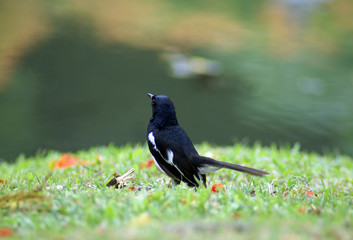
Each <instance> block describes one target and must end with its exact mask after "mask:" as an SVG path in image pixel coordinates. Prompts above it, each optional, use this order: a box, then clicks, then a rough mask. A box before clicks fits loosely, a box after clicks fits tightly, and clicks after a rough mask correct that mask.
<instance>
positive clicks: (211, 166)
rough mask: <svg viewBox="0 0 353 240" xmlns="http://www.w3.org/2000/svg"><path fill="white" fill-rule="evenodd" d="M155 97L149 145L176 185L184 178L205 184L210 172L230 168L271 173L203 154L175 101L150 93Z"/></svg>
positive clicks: (162, 169)
mask: <svg viewBox="0 0 353 240" xmlns="http://www.w3.org/2000/svg"><path fill="white" fill-rule="evenodd" d="M148 96H149V97H150V98H151V100H152V118H151V120H150V122H149V124H148V127H147V141H148V147H149V149H150V151H151V154H152V156H153V160H154V162H155V164H156V166H157V167H158V169H159V170H160V171H162V172H163V173H165V174H166V175H168V176H169V177H171V178H172V181H173V183H174V184H175V185H178V184H180V182H181V181H183V182H185V183H187V184H188V186H189V187H198V186H199V183H200V182H201V183H202V184H203V185H204V186H205V187H207V185H206V173H208V172H214V171H217V170H219V169H221V168H229V169H233V170H237V171H240V172H245V173H249V174H252V175H256V176H263V175H266V174H268V173H267V172H264V171H261V170H257V169H253V168H248V167H244V166H241V165H238V164H233V163H227V162H220V161H217V160H214V159H212V158H208V157H203V156H200V155H199V154H198V153H197V151H196V149H195V147H194V145H193V144H192V142H191V140H190V138H189V137H188V135H187V134H186V132H185V131H184V130H183V129H182V128H181V127H180V126H179V124H178V120H177V117H176V114H175V108H174V105H173V103H172V101H171V100H170V99H169V98H168V97H167V96H165V95H153V94H151V93H148Z"/></svg>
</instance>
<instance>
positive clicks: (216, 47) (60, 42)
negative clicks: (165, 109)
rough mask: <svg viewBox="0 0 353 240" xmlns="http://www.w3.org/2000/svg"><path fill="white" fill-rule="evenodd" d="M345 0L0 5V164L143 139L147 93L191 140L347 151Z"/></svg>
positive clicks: (7, 0)
mask: <svg viewBox="0 0 353 240" xmlns="http://www.w3.org/2000/svg"><path fill="white" fill-rule="evenodd" d="M352 13H353V2H352V1H351V0H306V1H305V0H283V1H280V0H277V1H275V0H267V1H266V0H261V1H260V0H254V1H243V0H227V1H211V0H203V1H184V0H183V1H181V0H174V1H163V0H149V1H145V0H129V1H118V0H114V1H113V0H107V1H98V0H90V1H84V0H72V1H45V0H27V1H17V0H1V1H0V159H1V160H5V161H13V160H15V159H16V157H17V156H18V155H19V154H21V153H24V154H26V155H33V154H35V153H36V152H37V151H43V150H46V149H56V150H61V151H75V150H77V149H81V148H89V147H91V146H96V145H103V144H109V143H114V144H116V145H121V144H126V143H143V142H144V141H145V135H146V132H145V131H146V127H147V124H148V121H149V118H150V115H151V109H150V100H149V99H148V98H147V96H146V93H147V92H151V93H154V94H165V95H168V96H170V98H171V99H172V100H173V101H174V103H175V105H176V110H177V114H178V117H179V122H180V124H181V125H182V126H183V127H184V129H185V130H186V131H187V132H188V133H189V135H190V137H191V139H192V140H193V141H194V142H195V143H200V142H202V141H208V142H210V143H213V144H219V145H224V144H232V143H234V142H236V141H243V142H248V143H250V144H252V143H254V142H256V141H260V142H262V143H263V144H271V143H277V144H279V145H281V144H293V143H295V142H299V143H300V144H301V146H302V148H304V149H306V150H309V151H318V152H327V151H330V152H331V151H340V152H343V153H345V154H349V155H353V148H352V144H353V107H352V103H353V88H352V87H353V21H352Z"/></svg>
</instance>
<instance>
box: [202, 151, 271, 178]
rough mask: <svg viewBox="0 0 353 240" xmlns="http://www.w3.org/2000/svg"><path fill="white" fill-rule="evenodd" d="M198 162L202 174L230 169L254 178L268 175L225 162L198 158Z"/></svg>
mask: <svg viewBox="0 0 353 240" xmlns="http://www.w3.org/2000/svg"><path fill="white" fill-rule="evenodd" d="M198 160H199V165H201V166H202V167H201V169H202V170H201V171H202V172H203V173H207V172H214V171H217V170H219V169H221V168H228V169H232V170H236V171H239V172H244V173H249V174H251V175H255V176H264V175H268V174H269V173H268V172H264V171H261V170H257V169H254V168H249V167H244V166H242V165H238V164H233V163H227V162H220V161H217V160H214V159H212V158H208V157H201V156H200V157H198Z"/></svg>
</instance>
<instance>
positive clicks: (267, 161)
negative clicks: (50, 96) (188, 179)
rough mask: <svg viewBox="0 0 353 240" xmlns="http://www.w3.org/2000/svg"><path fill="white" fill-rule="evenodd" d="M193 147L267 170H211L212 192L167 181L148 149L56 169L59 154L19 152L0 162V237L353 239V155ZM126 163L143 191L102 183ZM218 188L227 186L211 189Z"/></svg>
mask: <svg viewBox="0 0 353 240" xmlns="http://www.w3.org/2000/svg"><path fill="white" fill-rule="evenodd" d="M197 148H198V150H199V153H200V154H203V155H207V156H212V157H214V158H216V159H218V160H222V161H227V162H234V163H239V164H242V165H245V166H249V167H254V168H258V169H262V170H265V171H268V172H269V173H270V175H269V176H266V177H264V178H257V177H252V176H249V175H245V174H242V173H238V172H235V171H231V170H220V171H218V172H216V173H214V174H210V175H209V177H208V185H209V188H208V189H205V188H199V189H198V190H197V191H195V190H194V189H192V188H188V187H187V186H186V184H182V185H180V186H178V187H170V186H169V179H168V178H167V177H165V176H164V175H163V174H162V173H160V172H159V171H158V170H157V168H156V167H155V166H152V167H151V168H140V165H141V163H144V162H146V161H148V160H149V159H150V158H151V157H150V154H149V152H148V149H147V146H146V145H143V146H140V145H138V146H125V147H115V146H112V145H111V146H107V147H98V148H92V149H90V150H88V151H79V152H76V153H70V154H71V155H74V156H77V157H78V158H79V159H81V160H85V161H88V163H89V164H87V165H79V166H74V167H70V168H66V169H54V170H53V164H54V163H53V162H54V161H55V160H56V159H59V158H60V156H61V155H62V153H60V152H55V151H50V152H48V153H39V154H38V155H37V156H35V157H29V158H25V157H19V158H18V160H17V161H16V163H13V164H10V163H1V164H0V179H1V180H2V181H1V183H0V235H1V229H2V230H4V229H5V230H8V229H9V230H10V232H11V234H10V235H9V236H7V238H8V239H12V238H14V239H17V238H24V237H26V238H30V239H38V238H42V239H98V238H100V239H107V238H114V239H122V238H124V239H184V238H189V237H190V238H192V239H225V238H226V237H233V238H234V237H241V238H242V239H258V238H261V239H308V238H314V239H323V238H326V239H352V236H353V206H352V205H353V193H352V192H353V160H352V159H351V158H349V157H347V156H342V155H334V154H331V155H324V156H322V155H318V154H315V153H304V152H301V151H300V148H299V146H298V145H296V146H294V147H293V148H289V147H283V148H277V147H276V146H275V145H273V146H272V147H263V146H260V145H256V146H254V147H247V146H244V145H240V144H237V145H234V146H229V147H213V146H210V145H208V144H202V145H199V146H198V147H197ZM97 155H100V157H98V156H97ZM99 158H100V160H99ZM130 168H134V169H135V170H136V171H135V174H136V180H135V182H134V183H131V184H130V187H131V186H141V187H143V189H142V190H140V191H134V190H132V189H131V188H129V186H127V187H125V188H122V189H114V188H107V187H106V183H107V182H108V181H109V180H110V179H111V178H112V174H113V173H114V172H116V171H118V172H120V173H124V172H126V171H127V170H129V169H130ZM212 184H222V185H223V186H224V188H225V192H223V191H219V192H218V193H213V192H211V190H210V187H211V186H212ZM40 187H42V189H41V190H39V188H40ZM146 187H149V189H146ZM37 190H39V191H37ZM9 194H11V195H9ZM14 194H15V195H14ZM0 237H1V236H0Z"/></svg>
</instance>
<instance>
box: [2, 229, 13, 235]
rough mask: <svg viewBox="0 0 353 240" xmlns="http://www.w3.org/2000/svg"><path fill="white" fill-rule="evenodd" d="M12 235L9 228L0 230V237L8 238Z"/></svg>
mask: <svg viewBox="0 0 353 240" xmlns="http://www.w3.org/2000/svg"><path fill="white" fill-rule="evenodd" d="M11 235H12V230H11V229H10V228H0V237H8V236H11Z"/></svg>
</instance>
